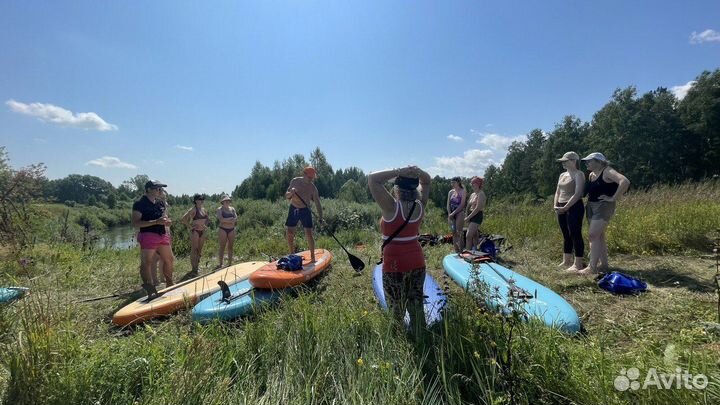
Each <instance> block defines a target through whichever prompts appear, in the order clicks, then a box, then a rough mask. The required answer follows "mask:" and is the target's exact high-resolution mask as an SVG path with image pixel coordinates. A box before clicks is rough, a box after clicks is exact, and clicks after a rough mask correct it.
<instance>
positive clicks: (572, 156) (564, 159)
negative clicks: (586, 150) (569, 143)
mask: <svg viewBox="0 0 720 405" xmlns="http://www.w3.org/2000/svg"><path fill="white" fill-rule="evenodd" d="M568 160H580V155H578V154H577V153H575V152H565V154H564V155H562V157H561V158H560V159H558V160H557V161H558V162H567V161H568Z"/></svg>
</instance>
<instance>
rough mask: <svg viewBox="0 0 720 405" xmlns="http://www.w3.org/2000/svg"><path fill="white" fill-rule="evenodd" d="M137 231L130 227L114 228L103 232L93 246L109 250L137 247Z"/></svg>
mask: <svg viewBox="0 0 720 405" xmlns="http://www.w3.org/2000/svg"><path fill="white" fill-rule="evenodd" d="M136 233H137V231H136V230H135V228H133V227H132V226H130V225H121V226H114V227H112V228H110V229H108V230H107V231H105V232H103V234H102V235H100V237H99V238H98V240H97V243H96V245H95V246H97V247H99V248H106V249H107V248H110V249H130V248H134V247H136V246H137V241H135V234H136Z"/></svg>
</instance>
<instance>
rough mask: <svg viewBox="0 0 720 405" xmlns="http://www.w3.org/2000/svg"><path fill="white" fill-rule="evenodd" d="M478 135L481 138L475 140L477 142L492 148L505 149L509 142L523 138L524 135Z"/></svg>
mask: <svg viewBox="0 0 720 405" xmlns="http://www.w3.org/2000/svg"><path fill="white" fill-rule="evenodd" d="M480 136H481V138H480V139H478V140H477V143H479V144H481V145H485V146H487V147H489V148H490V149H493V150H507V148H508V146H510V144H511V143H513V142H515V141H523V140H524V139H525V136H524V135H519V136H503V135H499V134H481V135H480Z"/></svg>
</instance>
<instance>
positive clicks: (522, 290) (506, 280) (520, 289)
mask: <svg viewBox="0 0 720 405" xmlns="http://www.w3.org/2000/svg"><path fill="white" fill-rule="evenodd" d="M484 264H487V265H488V267H490V269H492V271H494V272H495V274H497V275H498V276H500V278H502V279H503V281H504V282H506V283H507V285H508V287H510V289H511V290H513V291H515V292H516V293H522V294H526V295H527V296H528V297H532V296H533V295H532V294H530V293H529V292H528V291H527V290H525V289H524V288H520V287H518V286H516V285H515V284H514V283H511V282H510V280H508V279H507V277H505V276H503V275H502V273H500V272H499V271H497V269H496V268H495V267H493V266H492V265H491V264H490V263H489V262H485V263H484Z"/></svg>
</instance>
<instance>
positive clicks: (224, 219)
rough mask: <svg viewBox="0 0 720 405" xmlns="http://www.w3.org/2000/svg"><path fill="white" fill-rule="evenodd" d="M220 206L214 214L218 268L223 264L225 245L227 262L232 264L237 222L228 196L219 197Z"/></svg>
mask: <svg viewBox="0 0 720 405" xmlns="http://www.w3.org/2000/svg"><path fill="white" fill-rule="evenodd" d="M220 204H222V205H221V206H220V207H218V209H217V212H216V213H215V215H216V216H217V219H218V221H219V226H218V239H219V242H220V252H219V253H218V268H220V267H222V266H223V256H224V253H225V247H226V246H227V251H228V264H232V259H233V242H235V233H236V232H235V223H237V213H236V212H235V208H233V207H231V206H230V196H228V195H227V194H226V195H223V196H222V198H221V199H220Z"/></svg>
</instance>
